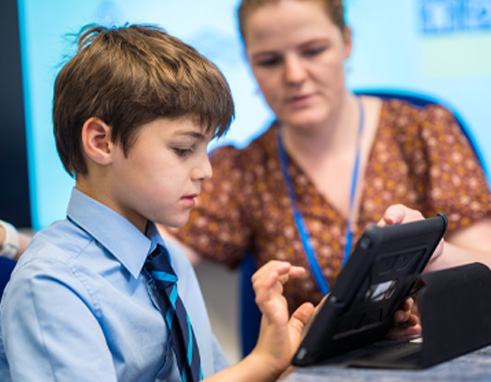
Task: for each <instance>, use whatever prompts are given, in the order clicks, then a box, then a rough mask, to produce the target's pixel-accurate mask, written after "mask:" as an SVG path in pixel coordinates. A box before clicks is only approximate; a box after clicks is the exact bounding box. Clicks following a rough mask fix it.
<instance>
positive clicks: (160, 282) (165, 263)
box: [145, 244, 177, 290]
mask: <svg viewBox="0 0 491 382" xmlns="http://www.w3.org/2000/svg"><path fill="white" fill-rule="evenodd" d="M145 267H146V268H147V270H148V271H149V272H150V274H151V275H152V277H153V278H154V279H155V283H156V285H157V289H159V290H161V289H163V288H168V287H171V286H173V285H174V284H175V283H176V282H177V276H176V274H175V272H174V269H172V266H171V264H170V260H169V252H168V251H167V249H166V248H165V247H164V246H162V245H160V244H158V245H157V248H155V250H154V251H153V252H152V253H151V254H150V255H148V257H147V260H146V262H145Z"/></svg>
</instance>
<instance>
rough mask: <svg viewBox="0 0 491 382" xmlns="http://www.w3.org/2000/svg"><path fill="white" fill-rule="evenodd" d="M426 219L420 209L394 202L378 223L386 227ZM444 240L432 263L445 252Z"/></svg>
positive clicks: (432, 257) (436, 250)
mask: <svg viewBox="0 0 491 382" xmlns="http://www.w3.org/2000/svg"><path fill="white" fill-rule="evenodd" d="M422 219H424V216H423V214H422V213H421V212H419V211H418V210H413V209H412V208H409V207H406V206H405V205H403V204H394V205H392V206H390V207H389V208H387V210H385V213H384V216H383V218H382V219H381V220H380V221H379V222H378V223H377V225H378V226H380V227H384V226H386V225H389V224H403V223H410V222H413V221H417V220H422ZM443 246H444V240H443V239H442V240H441V241H440V243H439V244H438V247H437V248H436V249H435V251H434V252H433V255H432V256H431V259H430V261H429V264H430V263H433V262H434V261H435V260H437V259H438V258H439V257H440V256H442V254H443Z"/></svg>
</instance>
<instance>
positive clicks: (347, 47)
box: [344, 26, 353, 59]
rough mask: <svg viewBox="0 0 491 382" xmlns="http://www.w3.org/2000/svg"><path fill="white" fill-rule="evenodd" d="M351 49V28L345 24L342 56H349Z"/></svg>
mask: <svg viewBox="0 0 491 382" xmlns="http://www.w3.org/2000/svg"><path fill="white" fill-rule="evenodd" d="M352 49H353V39H352V36H351V28H350V27H349V26H346V27H345V29H344V51H345V55H344V58H345V59H347V58H349V57H350V56H351V51H352Z"/></svg>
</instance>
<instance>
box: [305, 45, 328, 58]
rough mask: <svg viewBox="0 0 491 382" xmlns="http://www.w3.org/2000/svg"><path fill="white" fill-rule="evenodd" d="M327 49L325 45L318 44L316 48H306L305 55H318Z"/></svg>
mask: <svg viewBox="0 0 491 382" xmlns="http://www.w3.org/2000/svg"><path fill="white" fill-rule="evenodd" d="M326 49H327V47H325V46H318V47H314V48H309V49H305V50H304V55H305V56H317V55H319V54H321V53H324V51H325V50H326Z"/></svg>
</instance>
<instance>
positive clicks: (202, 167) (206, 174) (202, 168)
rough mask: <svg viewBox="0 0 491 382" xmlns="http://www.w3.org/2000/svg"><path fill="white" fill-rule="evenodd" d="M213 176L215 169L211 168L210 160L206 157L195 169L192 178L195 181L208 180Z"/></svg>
mask: <svg viewBox="0 0 491 382" xmlns="http://www.w3.org/2000/svg"><path fill="white" fill-rule="evenodd" d="M212 175H213V169H212V168H211V163H210V159H209V158H208V155H206V157H205V158H203V160H201V162H200V163H199V164H198V165H197V166H196V167H195V168H194V169H193V173H192V178H193V180H199V181H203V180H207V179H210V178H211V177H212Z"/></svg>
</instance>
